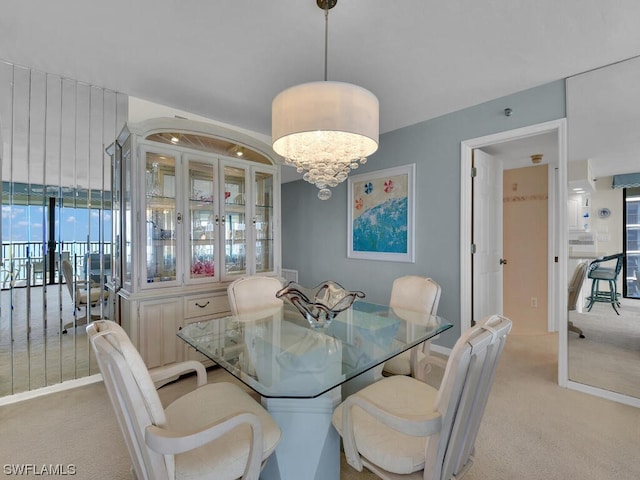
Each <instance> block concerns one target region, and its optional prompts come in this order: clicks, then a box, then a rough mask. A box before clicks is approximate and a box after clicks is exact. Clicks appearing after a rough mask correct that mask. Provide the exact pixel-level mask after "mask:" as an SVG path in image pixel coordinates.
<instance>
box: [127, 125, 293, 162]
mask: <svg viewBox="0 0 640 480" xmlns="http://www.w3.org/2000/svg"><path fill="white" fill-rule="evenodd" d="M129 132H131V133H133V134H135V135H137V136H138V137H140V138H144V139H145V140H150V141H154V142H158V143H163V144H166V145H171V146H174V147H175V146H179V147H184V148H188V149H194V150H199V151H204V152H209V153H215V154H219V155H225V156H229V157H234V158H238V159H244V160H247V161H251V162H256V163H262V164H265V165H280V164H281V163H282V161H281V158H280V157H279V156H278V155H277V154H276V153H275V152H274V151H273V149H272V148H271V146H270V145H268V144H267V143H265V142H263V141H261V140H259V139H257V138H254V137H251V136H250V135H247V134H245V133H242V132H238V131H235V130H231V129H229V128H225V127H221V126H219V125H214V124H210V123H205V122H198V121H195V120H188V119H183V118H170V117H166V118H153V119H150V120H145V121H144V122H139V123H130V124H127V126H126V127H125V129H124V130H123V132H122V133H121V135H120V137H119V138H118V143H120V144H122V141H124V139H125V138H126V136H128V134H129Z"/></svg>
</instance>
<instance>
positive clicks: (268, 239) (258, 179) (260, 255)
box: [252, 171, 274, 273]
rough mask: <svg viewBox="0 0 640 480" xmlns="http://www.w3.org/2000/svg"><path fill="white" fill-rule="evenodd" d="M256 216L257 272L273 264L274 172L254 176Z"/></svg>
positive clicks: (267, 269) (265, 270) (266, 269)
mask: <svg viewBox="0 0 640 480" xmlns="http://www.w3.org/2000/svg"><path fill="white" fill-rule="evenodd" d="M253 198H254V199H255V204H254V217H253V219H252V223H253V227H254V237H253V238H254V239H255V262H256V264H255V272H256V273H265V272H271V271H273V269H274V265H273V247H274V238H273V231H274V228H273V221H274V218H273V215H274V212H273V173H269V172H260V171H257V172H255V173H254V177H253Z"/></svg>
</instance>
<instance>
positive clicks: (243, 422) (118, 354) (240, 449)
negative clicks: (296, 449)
mask: <svg viewBox="0 0 640 480" xmlns="http://www.w3.org/2000/svg"><path fill="white" fill-rule="evenodd" d="M87 334H88V337H89V339H90V340H91V345H92V346H93V350H94V352H95V354H96V358H97V361H98V365H99V367H100V372H101V373H102V377H103V379H104V383H105V386H106V387H107V392H108V394H109V398H110V400H111V403H112V405H113V408H114V410H115V413H116V417H117V420H118V424H119V426H120V430H121V431H122V434H123V436H124V439H125V443H126V445H127V449H128V450H129V454H130V456H131V460H132V463H133V466H132V470H133V472H134V474H135V478H136V479H137V480H162V479H181V478H188V479H209V478H216V479H220V480H224V479H237V478H242V479H252V480H257V479H258V477H259V475H260V471H261V469H262V466H263V465H264V462H265V461H266V459H267V458H268V457H269V455H271V453H272V452H273V451H274V449H275V448H276V445H277V444H278V442H279V441H280V435H281V432H280V428H279V427H278V425H277V424H276V423H275V422H274V420H273V419H272V418H271V416H270V415H269V413H268V412H267V411H266V410H265V409H264V408H263V407H262V406H261V405H260V404H258V402H256V401H255V400H254V399H253V398H251V397H250V396H249V394H248V393H246V392H245V391H243V390H242V389H241V388H240V387H238V386H237V385H234V384H232V383H227V382H222V383H212V384H207V374H206V371H205V369H204V367H203V365H202V364H201V363H199V362H196V361H188V362H182V363H179V364H173V365H168V366H164V367H159V368H156V369H153V370H151V371H149V370H147V367H146V366H145V364H144V362H143V360H142V357H141V356H140V354H139V353H138V351H137V350H136V349H135V347H134V346H133V344H132V343H131V341H130V340H129V337H128V336H127V334H126V332H125V331H124V330H123V329H122V328H121V327H120V326H119V325H118V324H116V323H114V322H112V321H109V320H98V321H95V322H93V323H91V324H89V325H88V326H87ZM194 370H195V372H196V373H197V385H198V387H197V388H196V389H195V390H193V391H191V392H189V393H187V394H185V395H183V396H182V397H180V398H178V399H177V400H175V401H174V402H173V403H171V404H170V405H168V406H167V407H166V408H164V407H163V406H162V404H161V402H160V398H159V396H158V393H157V391H156V388H155V385H154V382H162V381H163V380H165V379H167V378H171V377H174V376H176V375H181V374H183V373H188V372H190V371H194Z"/></svg>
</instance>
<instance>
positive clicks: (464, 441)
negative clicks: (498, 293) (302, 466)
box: [333, 315, 511, 480]
mask: <svg viewBox="0 0 640 480" xmlns="http://www.w3.org/2000/svg"><path fill="white" fill-rule="evenodd" d="M510 330H511V320H509V319H508V318H505V317H502V316H499V315H493V316H490V317H487V318H485V319H483V320H481V321H480V322H478V324H477V325H476V326H475V327H473V328H471V329H469V330H467V332H465V333H464V334H463V335H462V336H461V337H460V338H459V339H458V341H457V342H456V344H455V346H454V347H453V350H452V351H451V356H450V357H449V360H448V362H447V366H446V369H445V373H444V377H443V380H442V383H441V385H440V389H439V390H436V389H435V388H434V387H432V386H430V385H428V384H427V383H424V382H422V381H419V380H417V379H414V378H412V377H408V376H404V375H393V376H390V377H385V378H383V379H382V380H379V381H378V382H375V383H373V384H371V385H369V386H368V387H366V388H364V389H362V390H360V391H359V392H357V393H355V394H353V395H351V396H349V397H347V399H346V400H345V401H344V402H343V403H342V404H340V405H339V406H338V407H337V408H336V410H335V412H334V414H333V425H334V426H335V428H336V429H337V430H338V432H339V433H340V435H341V436H342V440H343V445H344V452H345V457H346V460H347V462H348V463H349V465H351V466H352V467H353V468H355V469H356V470H358V471H362V468H363V467H366V468H367V469H368V470H370V471H372V472H373V473H375V474H376V475H377V476H378V477H380V478H382V479H387V480H399V479H401V478H411V479H418V478H419V479H423V478H424V479H427V478H428V479H433V480H450V479H452V478H461V477H462V476H463V475H464V474H465V473H466V472H467V471H468V469H469V468H470V467H471V464H472V463H473V455H474V444H475V440H476V436H477V433H478V430H479V428H480V422H481V419H482V416H483V414H484V409H485V406H486V403H487V400H488V397H489V393H490V390H491V385H492V383H493V379H494V376H495V371H496V367H497V364H498V360H499V358H500V355H501V353H502V350H503V348H504V344H505V341H506V336H507V334H508V333H509V331H510Z"/></svg>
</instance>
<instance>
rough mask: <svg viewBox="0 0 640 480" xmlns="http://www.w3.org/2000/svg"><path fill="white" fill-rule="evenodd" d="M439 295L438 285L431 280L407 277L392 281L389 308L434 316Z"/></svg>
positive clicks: (415, 276) (414, 276)
mask: <svg viewBox="0 0 640 480" xmlns="http://www.w3.org/2000/svg"><path fill="white" fill-rule="evenodd" d="M440 294H441V288H440V285H438V283H437V282H435V281H434V280H433V279H431V278H428V277H420V276H417V275H407V276H404V277H400V278H396V279H395V280H394V281H393V285H392V287H391V299H390V300H389V306H390V307H391V308H400V309H402V310H409V311H413V312H419V313H428V314H431V315H435V314H436V312H437V311H438V304H439V303H440Z"/></svg>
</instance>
